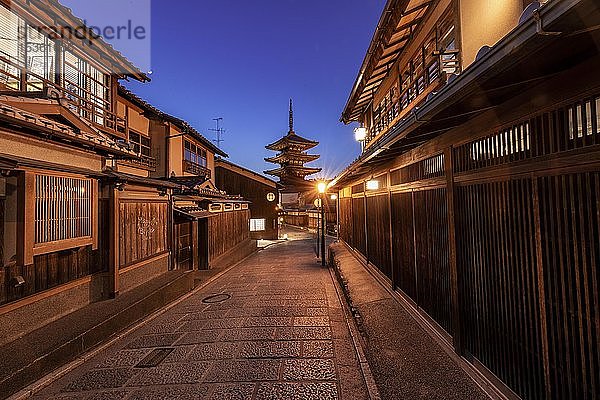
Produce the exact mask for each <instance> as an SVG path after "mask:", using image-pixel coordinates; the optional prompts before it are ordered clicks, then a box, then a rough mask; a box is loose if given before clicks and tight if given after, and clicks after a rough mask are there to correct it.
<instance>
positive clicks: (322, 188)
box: [317, 182, 327, 194]
mask: <svg viewBox="0 0 600 400" xmlns="http://www.w3.org/2000/svg"><path fill="white" fill-rule="evenodd" d="M317 190H318V191H319V193H321V194H323V193H325V191H326V190H327V184H326V183H325V182H319V184H318V185H317Z"/></svg>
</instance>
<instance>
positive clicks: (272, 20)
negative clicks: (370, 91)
mask: <svg viewBox="0 0 600 400" xmlns="http://www.w3.org/2000/svg"><path fill="white" fill-rule="evenodd" d="M122 1H126V0H122ZM61 2H62V3H63V4H65V5H66V6H69V7H71V8H72V9H73V11H74V13H75V14H76V15H77V16H79V17H81V18H83V19H86V20H87V21H88V22H89V23H95V22H96V21H95V20H94V15H87V14H90V13H91V12H90V10H89V0H61ZM384 4H385V0H252V1H248V0H152V10H151V11H152V27H151V28H152V31H151V34H152V61H151V65H152V72H153V73H152V76H151V77H152V82H150V83H147V84H138V83H136V82H132V83H127V85H126V86H128V87H129V88H130V89H132V90H134V91H135V92H136V93H137V94H138V95H140V96H141V97H143V98H144V99H146V100H148V101H149V102H151V103H152V104H154V105H155V106H157V107H158V108H160V109H162V110H163V111H165V112H167V113H170V114H173V115H175V116H178V117H180V118H182V119H185V120H186V121H188V122H190V123H191V124H192V125H193V126H194V127H196V128H197V129H198V130H199V131H200V132H202V133H203V134H204V135H205V136H207V137H208V138H209V139H214V135H213V133H212V132H210V131H209V130H208V129H210V128H214V121H213V120H212V119H213V118H215V117H223V118H224V128H225V129H226V134H225V137H224V139H225V142H224V143H223V145H222V147H223V149H224V150H225V151H226V152H227V153H228V154H229V156H230V160H231V161H233V162H235V163H238V164H240V165H243V166H246V167H248V168H251V169H253V170H255V171H258V172H262V171H263V170H265V169H267V168H270V166H269V165H268V164H267V163H265V162H264V161H263V158H264V157H267V156H270V155H272V153H271V152H269V151H267V150H266V149H264V146H265V145H266V144H268V143H270V142H273V141H275V140H277V139H278V138H279V137H281V136H282V135H284V134H285V133H287V126H288V101H289V98H290V97H292V98H293V99H294V108H295V128H296V132H297V133H298V134H300V135H303V136H305V137H308V138H310V139H314V140H318V141H320V142H321V144H320V145H319V146H318V147H316V148H315V149H313V152H314V153H318V154H321V159H320V160H318V161H316V162H314V163H313V164H312V165H315V166H318V167H322V168H323V170H324V172H323V174H322V175H323V176H327V177H333V176H334V175H335V174H337V173H339V172H340V171H341V170H342V169H343V168H344V167H345V166H347V165H348V164H349V163H350V162H351V161H352V160H353V159H354V158H356V156H357V155H358V153H359V146H358V144H357V143H356V142H355V141H354V139H353V134H352V130H353V126H344V125H343V124H342V123H340V122H339V118H340V115H341V112H342V109H343V107H344V105H345V102H346V100H347V97H348V94H349V92H350V90H351V88H352V84H353V83H354V79H355V77H356V75H357V72H358V69H359V67H360V64H361V63H362V60H363V57H364V54H365V52H366V49H367V47H368V45H369V42H370V40H371V37H372V34H373V31H374V29H375V26H376V24H377V20H378V18H379V16H380V14H381V11H382V9H383V7H384Z"/></svg>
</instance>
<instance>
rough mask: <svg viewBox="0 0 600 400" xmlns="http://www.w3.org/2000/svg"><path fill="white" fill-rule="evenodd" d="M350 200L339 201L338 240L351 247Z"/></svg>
mask: <svg viewBox="0 0 600 400" xmlns="http://www.w3.org/2000/svg"><path fill="white" fill-rule="evenodd" d="M352 226H353V225H352V199H351V198H343V199H340V239H342V240H343V241H345V242H346V243H348V244H350V245H352V244H353V239H352Z"/></svg>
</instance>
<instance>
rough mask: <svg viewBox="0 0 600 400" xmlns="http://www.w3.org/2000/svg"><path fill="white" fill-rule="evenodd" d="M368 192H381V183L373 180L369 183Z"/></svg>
mask: <svg viewBox="0 0 600 400" xmlns="http://www.w3.org/2000/svg"><path fill="white" fill-rule="evenodd" d="M367 190H379V181H376V180H373V179H371V180H370V181H367Z"/></svg>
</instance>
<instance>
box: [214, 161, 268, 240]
mask: <svg viewBox="0 0 600 400" xmlns="http://www.w3.org/2000/svg"><path fill="white" fill-rule="evenodd" d="M215 172H216V180H215V183H216V185H217V187H219V188H221V189H223V190H225V191H226V192H227V193H229V194H238V195H240V196H241V197H242V198H244V199H245V200H247V201H249V202H250V204H249V209H250V237H251V238H252V239H264V240H277V239H278V238H279V222H278V220H277V218H278V200H279V191H278V188H277V183H275V182H274V181H272V180H271V179H268V178H265V177H264V176H262V175H260V174H258V173H256V172H253V171H251V170H249V169H247V168H244V167H241V166H239V165H236V164H233V163H231V162H229V161H227V160H224V159H222V158H217V159H216V161H215Z"/></svg>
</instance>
